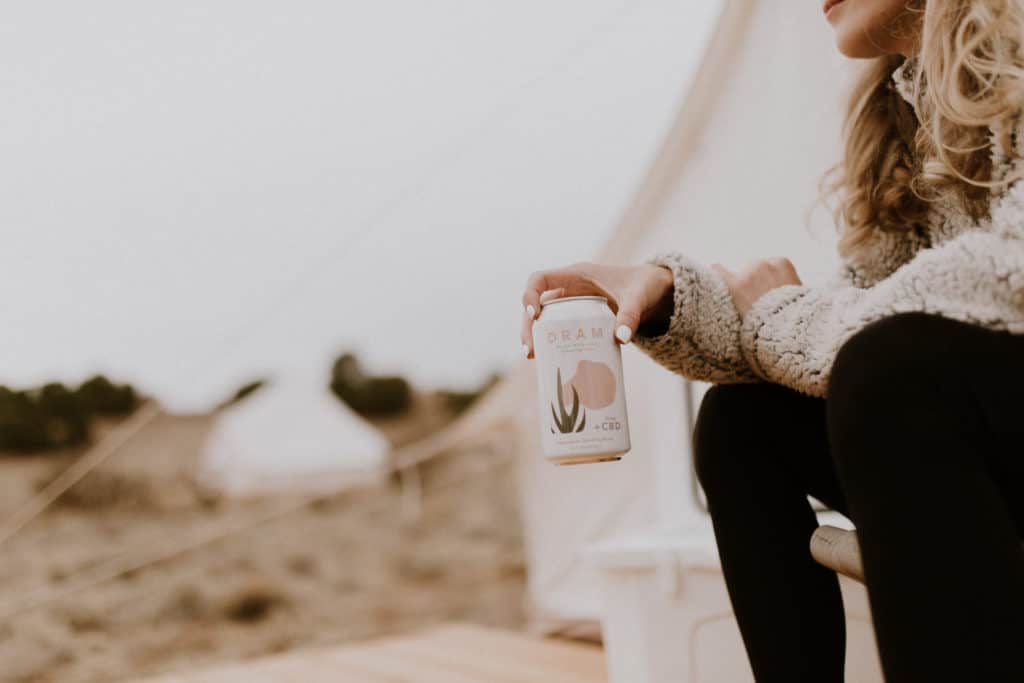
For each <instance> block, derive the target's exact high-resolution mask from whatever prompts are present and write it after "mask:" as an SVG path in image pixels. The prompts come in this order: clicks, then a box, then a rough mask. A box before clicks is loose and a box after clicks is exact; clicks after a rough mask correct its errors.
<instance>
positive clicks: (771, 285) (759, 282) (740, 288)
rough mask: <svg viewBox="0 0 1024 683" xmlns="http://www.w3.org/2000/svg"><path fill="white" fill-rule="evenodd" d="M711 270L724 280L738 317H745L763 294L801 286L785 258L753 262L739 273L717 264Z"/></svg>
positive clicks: (798, 278)
mask: <svg viewBox="0 0 1024 683" xmlns="http://www.w3.org/2000/svg"><path fill="white" fill-rule="evenodd" d="M711 270H713V271H715V272H716V273H718V275H719V277H721V278H722V279H723V280H725V284H726V286H727V287H728V288H729V293H730V294H732V301H733V303H734V304H735V305H736V310H737V311H739V314H740V317H743V316H745V315H746V314H747V311H749V310H750V307H751V306H753V305H754V302H755V301H757V300H758V299H760V298H761V296H762V295H763V294H765V293H767V292H769V291H771V290H773V289H775V288H777V287H782V286H783V285H801V284H803V283H802V282H800V277H799V276H798V275H797V274H796V268H794V267H793V264H792V263H791V262H790V260H789V259H787V258H772V259H765V260H761V261H754V263H752V264H750V265H749V266H747V267H746V268H744V269H743V270H741V271H740V272H739V273H733V272H732V271H730V270H727V269H726V268H724V267H723V266H721V265H719V264H717V263H716V264H714V265H712V266H711Z"/></svg>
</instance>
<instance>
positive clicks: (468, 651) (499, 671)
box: [138, 624, 607, 683]
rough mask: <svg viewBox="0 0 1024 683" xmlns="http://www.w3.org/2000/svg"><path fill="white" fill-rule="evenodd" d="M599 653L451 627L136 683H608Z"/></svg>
mask: <svg viewBox="0 0 1024 683" xmlns="http://www.w3.org/2000/svg"><path fill="white" fill-rule="evenodd" d="M606 680H607V677H606V675H605V671H604V658H603V655H602V652H601V650H600V648H597V647H594V646H590V645H582V644H576V643H569V642H564V641H553V640H546V639H542V638H537V637H534V636H529V635H524V634H521V633H515V632H511V631H502V630H498V629H490V628H483V627H478V626H470V625H461V624H452V625H445V626H439V627H435V628H432V629H429V630H427V631H423V632H420V633H416V634H412V635H408V636H397V637H392V638H383V639H379V640H374V641H369V642H366V643H355V644H351V645H345V646H341V647H336V648H325V649H318V650H307V651H299V652H291V653H287V654H283V655H277V656H275V657H267V658H264V659H258V660H253V661H249V662H242V663H236V664H231V665H229V666H224V667H220V668H217V669H209V670H206V671H200V672H195V673H184V674H183V673H177V674H173V675H169V676H163V677H157V678H150V679H146V680H145V681H139V682H138V683H278V682H282V681H301V682H302V683H336V682H339V681H343V682H344V683H604V682H605V681H606Z"/></svg>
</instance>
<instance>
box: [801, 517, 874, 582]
mask: <svg viewBox="0 0 1024 683" xmlns="http://www.w3.org/2000/svg"><path fill="white" fill-rule="evenodd" d="M811 556H812V557H813V558H814V559H815V560H817V562H818V563H819V564H821V565H822V566H824V567H828V568H829V569H831V570H832V571H834V572H837V573H839V574H842V575H843V576H848V577H850V578H851V579H854V580H855V581H860V582H861V583H864V565H863V564H862V563H861V559H860V546H858V545H857V534H856V532H854V531H847V530H846V529H840V528H838V527H834V526H829V525H827V524H825V525H822V526H820V527H818V528H817V529H815V531H814V533H813V534H811Z"/></svg>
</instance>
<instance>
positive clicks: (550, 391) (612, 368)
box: [533, 296, 629, 465]
mask: <svg viewBox="0 0 1024 683" xmlns="http://www.w3.org/2000/svg"><path fill="white" fill-rule="evenodd" d="M614 332H615V315H614V314H613V313H612V311H611V309H610V308H609V307H608V300H607V299H606V298H605V297H603V296H572V297H564V298H561V299H552V300H550V301H546V302H544V303H542V304H541V312H540V316H539V317H538V318H537V320H536V321H534V324H533V353H534V358H535V359H536V365H537V393H538V397H539V400H540V431H541V440H542V442H543V447H544V456H545V457H546V458H547V459H548V460H550V461H551V462H554V463H557V464H559V465H573V464H581V463H589V462H602V461H607V460H620V459H621V458H622V456H623V455H624V454H625V453H626V452H628V451H629V421H628V419H627V415H626V396H625V385H624V383H623V377H622V350H621V349H620V348H619V344H618V343H617V342H616V341H615V337H614Z"/></svg>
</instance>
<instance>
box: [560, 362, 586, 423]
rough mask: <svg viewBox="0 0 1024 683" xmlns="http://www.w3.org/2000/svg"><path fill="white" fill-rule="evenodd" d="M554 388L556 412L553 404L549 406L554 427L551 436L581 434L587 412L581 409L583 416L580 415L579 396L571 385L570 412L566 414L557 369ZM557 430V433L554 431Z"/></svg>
mask: <svg viewBox="0 0 1024 683" xmlns="http://www.w3.org/2000/svg"><path fill="white" fill-rule="evenodd" d="M555 386H557V387H558V389H557V392H558V412H557V413H556V412H555V404H554V403H552V404H551V417H552V418H554V422H555V424H554V426H553V427H552V428H551V433H552V434H571V433H573V432H582V431H583V428H584V427H586V426H587V410H586V408H584V409H583V414H582V415H580V394H579V392H578V391H576V387H575V386H574V385H572V384H570V385H569V386H571V387H572V410H571V411H569V412H566V410H565V398H564V395H563V392H562V370H561V368H559V369H558V370H556V371H555ZM577 417H579V420H580V423H579V426H577V425H576V418H577ZM556 429H557V431H556Z"/></svg>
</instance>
